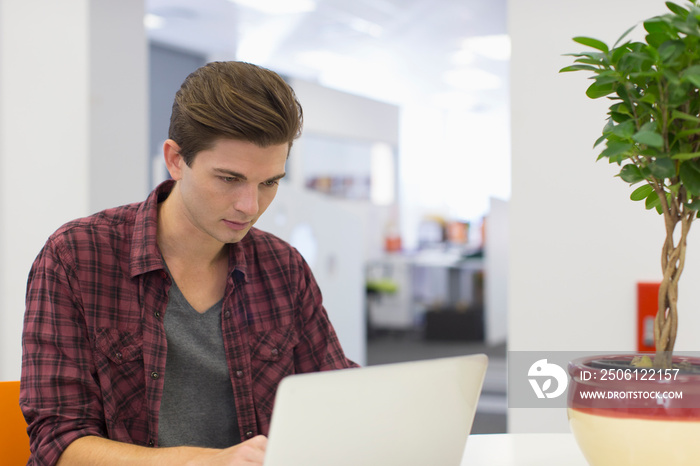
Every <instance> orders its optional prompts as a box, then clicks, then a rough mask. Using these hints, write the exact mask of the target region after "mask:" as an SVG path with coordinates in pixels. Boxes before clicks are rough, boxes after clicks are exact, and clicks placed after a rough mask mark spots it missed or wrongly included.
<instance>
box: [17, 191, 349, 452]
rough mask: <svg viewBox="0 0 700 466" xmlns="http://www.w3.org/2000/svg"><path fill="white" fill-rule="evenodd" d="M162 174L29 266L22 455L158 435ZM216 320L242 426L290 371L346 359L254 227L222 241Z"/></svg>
mask: <svg viewBox="0 0 700 466" xmlns="http://www.w3.org/2000/svg"><path fill="white" fill-rule="evenodd" d="M171 189H172V182H166V183H163V184H162V185H161V186H159V187H158V188H157V189H156V190H155V191H154V192H153V193H151V195H150V196H149V197H148V199H147V200H146V201H145V202H143V203H138V204H132V205H128V206H123V207H118V208H115V209H109V210H106V211H103V212H100V213H98V214H95V215H93V216H90V217H87V218H84V219H78V220H75V221H73V222H70V223H68V224H66V225H64V226H63V227H61V228H60V229H59V230H58V231H56V233H54V234H53V235H51V237H50V238H49V239H48V241H47V243H46V245H45V246H44V248H43V249H42V251H41V252H40V254H39V256H38V257H37V259H36V261H35V262H34V265H33V267H32V269H31V272H30V274H29V282H28V287H27V308H26V314H25V319H24V334H23V342H22V349H23V351H22V381H21V387H22V388H21V396H20V404H21V406H22V410H23V411H24V416H25V418H26V419H27V422H28V424H29V428H28V432H29V436H30V441H31V449H32V458H31V460H30V464H42V465H44V464H47V465H52V464H55V463H56V461H57V460H58V458H59V456H60V455H61V453H62V452H63V450H64V449H65V448H66V447H67V446H68V445H69V444H70V443H71V442H73V441H74V440H76V439H78V438H80V437H83V436H86V435H95V436H99V437H105V438H109V439H112V440H117V441H121V442H128V443H133V444H138V445H144V446H157V439H158V412H159V409H160V401H161V396H162V394H163V378H164V377H167V374H166V373H165V359H166V352H167V346H166V338H165V329H164V326H163V317H164V314H165V309H166V305H167V302H168V290H169V287H170V284H171V282H170V278H169V276H168V273H167V272H166V271H165V270H164V266H163V258H162V256H161V254H160V251H159V249H158V245H157V243H156V225H157V204H158V202H160V201H162V200H164V199H165V198H166V197H167V195H168V194H169V192H170V190H171ZM221 315H222V318H221V320H222V322H221V326H222V330H223V336H224V346H225V349H226V355H227V359H228V365H229V372H230V375H231V382H232V384H233V389H234V394H235V403H236V406H235V408H236V412H237V414H238V422H239V428H240V433H241V438H243V439H245V438H250V437H253V436H255V435H257V434H267V432H268V429H269V424H270V416H271V413H272V405H273V401H274V396H275V391H276V389H277V385H278V383H279V382H280V380H281V379H282V378H283V377H284V376H286V375H289V374H294V373H301V372H313V371H322V370H331V369H340V368H347V367H353V366H356V365H355V363H353V362H352V361H350V360H348V359H347V358H346V357H345V355H344V353H343V350H342V348H341V347H340V344H339V342H338V339H337V337H336V334H335V332H334V330H333V327H332V326H331V324H330V322H329V320H328V316H327V314H326V311H325V309H324V308H323V305H322V302H321V293H320V291H319V289H318V286H317V285H316V282H315V280H314V278H313V276H312V274H311V271H310V270H309V267H308V265H307V264H306V263H305V262H304V260H303V259H302V258H301V256H300V255H299V253H298V252H297V251H296V250H295V249H293V248H292V247H290V246H289V245H288V244H286V243H285V242H283V241H281V240H280V239H278V238H276V237H275V236H273V235H270V234H268V233H264V232H262V231H260V230H257V229H255V228H253V229H251V230H250V232H249V233H248V234H247V235H246V236H245V238H243V240H241V241H240V242H239V243H236V244H233V245H232V247H231V248H230V256H229V276H228V280H227V283H226V291H225V295H224V301H223V310H222V314H221Z"/></svg>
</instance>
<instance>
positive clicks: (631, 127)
mask: <svg viewBox="0 0 700 466" xmlns="http://www.w3.org/2000/svg"><path fill="white" fill-rule="evenodd" d="M636 129H637V127H636V125H635V124H634V120H627V121H625V122H624V123H620V124H619V125H615V126H614V127H613V129H612V134H614V135H615V136H618V137H619V138H622V139H629V138H631V137H632V136H633V135H634V132H635V130H636Z"/></svg>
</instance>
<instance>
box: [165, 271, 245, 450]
mask: <svg viewBox="0 0 700 466" xmlns="http://www.w3.org/2000/svg"><path fill="white" fill-rule="evenodd" d="M221 308H222V301H220V302H218V303H217V304H215V305H214V306H212V307H211V308H210V309H208V310H207V311H206V312H204V313H199V312H197V311H196V310H195V309H194V308H193V307H192V306H191V305H190V304H189V303H188V302H187V300H186V299H185V297H184V296H183V294H182V292H181V291H180V289H179V288H178V287H177V285H176V284H175V282H174V281H173V284H172V286H171V287H170V292H169V295H168V306H167V308H166V311H165V321H164V323H165V334H166V337H167V340H168V355H167V359H166V363H165V378H164V389H163V399H162V401H161V405H160V417H159V426H158V445H159V446H161V447H172V446H183V445H188V446H200V447H210V448H226V447H230V446H232V445H235V444H237V443H240V442H241V437H240V433H239V430H238V421H237V417H236V408H235V404H234V397H233V386H232V385H231V379H230V376H229V370H228V364H227V362H226V353H225V350H224V340H223V336H222V332H221Z"/></svg>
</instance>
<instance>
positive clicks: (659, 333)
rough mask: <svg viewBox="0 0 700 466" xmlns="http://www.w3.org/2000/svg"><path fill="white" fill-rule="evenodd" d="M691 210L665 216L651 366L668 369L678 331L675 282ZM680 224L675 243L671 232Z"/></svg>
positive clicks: (676, 283)
mask: <svg viewBox="0 0 700 466" xmlns="http://www.w3.org/2000/svg"><path fill="white" fill-rule="evenodd" d="M694 215H695V212H694V211H690V212H682V213H681V214H680V215H679V216H677V217H675V218H672V217H671V215H668V214H667V215H665V217H666V241H665V242H664V247H663V250H662V255H661V266H662V270H663V279H662V281H661V286H660V287H659V301H658V310H657V313H656V319H654V342H655V345H656V356H655V358H654V367H656V368H670V367H671V359H672V354H673V347H674V345H675V343H676V333H677V331H678V281H679V280H680V278H681V273H682V272H683V267H684V265H685V249H686V244H687V238H688V231H689V230H690V225H691V223H692V220H693V217H694ZM679 222H680V224H681V234H680V238H679V239H678V244H675V243H674V239H673V233H674V231H675V229H676V226H677V225H678V223H679Z"/></svg>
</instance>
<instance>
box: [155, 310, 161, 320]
mask: <svg viewBox="0 0 700 466" xmlns="http://www.w3.org/2000/svg"><path fill="white" fill-rule="evenodd" d="M153 315H154V316H156V319H160V312H158V311H156V312H154V313H153Z"/></svg>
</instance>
